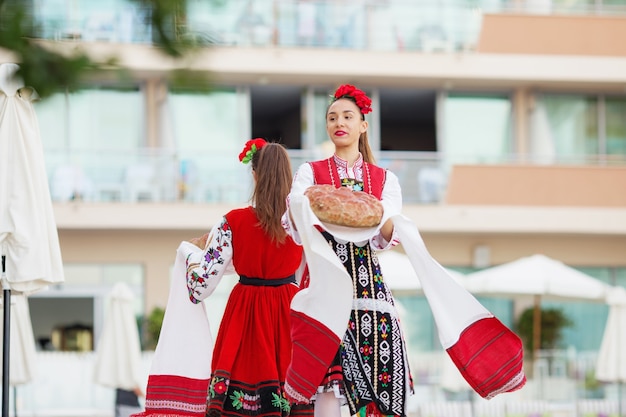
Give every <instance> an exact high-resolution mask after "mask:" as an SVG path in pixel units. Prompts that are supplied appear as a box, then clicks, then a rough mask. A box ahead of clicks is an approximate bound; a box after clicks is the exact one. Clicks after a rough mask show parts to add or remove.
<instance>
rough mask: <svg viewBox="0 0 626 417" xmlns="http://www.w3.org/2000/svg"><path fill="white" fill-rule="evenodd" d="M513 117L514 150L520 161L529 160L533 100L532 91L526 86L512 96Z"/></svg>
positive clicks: (518, 89)
mask: <svg viewBox="0 0 626 417" xmlns="http://www.w3.org/2000/svg"><path fill="white" fill-rule="evenodd" d="M511 101H512V103H511V104H512V106H513V111H512V118H513V127H512V130H513V132H512V133H513V152H515V154H516V155H517V156H518V162H527V160H528V153H529V151H530V135H529V130H530V114H531V112H532V100H531V95H530V91H529V90H528V89H526V88H517V89H516V90H515V91H514V92H513V96H512V100H511Z"/></svg>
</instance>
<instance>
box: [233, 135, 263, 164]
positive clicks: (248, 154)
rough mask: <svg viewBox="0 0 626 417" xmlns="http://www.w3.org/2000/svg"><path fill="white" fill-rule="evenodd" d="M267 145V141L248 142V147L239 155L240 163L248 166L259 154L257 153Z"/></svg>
mask: <svg viewBox="0 0 626 417" xmlns="http://www.w3.org/2000/svg"><path fill="white" fill-rule="evenodd" d="M266 144H267V142H266V141H265V139H261V138H256V139H250V140H249V141H247V142H246V145H245V146H244V147H243V151H241V153H240V154H239V161H240V162H243V163H244V164H247V163H248V162H250V161H251V160H252V158H253V157H254V154H255V153H257V151H258V150H259V149H261V148H262V147H263V146H265V145H266Z"/></svg>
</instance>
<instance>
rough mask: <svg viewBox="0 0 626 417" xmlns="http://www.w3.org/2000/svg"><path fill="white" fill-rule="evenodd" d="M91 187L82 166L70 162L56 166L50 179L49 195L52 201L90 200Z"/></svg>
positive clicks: (90, 182) (91, 184)
mask: <svg viewBox="0 0 626 417" xmlns="http://www.w3.org/2000/svg"><path fill="white" fill-rule="evenodd" d="M93 188H94V187H93V183H92V181H91V180H90V179H89V178H88V177H87V176H86V175H85V173H84V172H83V170H82V168H81V167H79V166H76V165H72V164H63V165H59V166H57V167H56V168H55V169H54V171H53V173H52V178H51V179H50V196H51V198H52V200H54V201H72V200H90V199H91V197H92V194H93Z"/></svg>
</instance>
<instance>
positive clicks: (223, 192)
mask: <svg viewBox="0 0 626 417" xmlns="http://www.w3.org/2000/svg"><path fill="white" fill-rule="evenodd" d="M289 155H290V157H291V162H292V168H293V169H294V171H295V170H296V169H297V168H298V167H299V166H300V164H302V163H304V162H307V161H313V160H317V159H321V157H320V155H319V153H318V152H316V151H312V150H298V149H291V150H289ZM45 158H46V166H47V172H48V182H49V185H50V194H51V197H52V200H53V201H56V202H67V201H77V200H82V201H99V202H102V201H119V202H143V201H147V202H189V203H245V202H247V201H248V200H249V197H250V195H251V191H252V189H251V186H252V181H251V177H250V172H249V169H246V167H243V166H242V165H241V164H239V163H238V161H237V160H236V158H233V155H232V153H229V152H224V151H222V152H220V151H212V152H211V153H210V154H204V153H202V154H184V155H183V154H180V153H178V152H176V151H173V150H166V149H142V150H136V151H119V150H118V151H113V150H89V151H71V152H69V151H65V150H47V151H46V155H45ZM450 158H452V159H450ZM535 159H537V158H534V159H533V158H529V157H522V156H520V155H517V156H515V155H505V156H501V157H500V158H499V159H493V158H492V159H489V160H482V159H481V160H477V159H476V157H473V158H472V157H467V158H463V157H461V156H460V155H448V156H447V158H446V157H444V155H443V154H441V153H438V152H414V151H380V152H378V153H377V154H376V161H377V164H378V165H380V166H381V167H383V168H386V169H389V170H390V171H391V172H393V173H394V174H395V175H396V176H397V177H398V180H399V182H400V186H401V188H402V195H403V202H404V203H408V204H439V203H440V202H441V201H442V199H443V197H444V196H445V193H446V189H447V186H448V176H449V170H450V168H451V166H452V164H453V163H463V164H508V165H516V164H520V163H521V164H533V163H537V164H539V165H545V164H546V160H545V159H544V158H538V159H537V160H535ZM574 164H575V165H588V166H626V155H610V156H609V155H598V156H587V157H571V158H568V157H558V158H551V160H550V165H563V166H565V165H574Z"/></svg>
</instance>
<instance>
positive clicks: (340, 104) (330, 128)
mask: <svg viewBox="0 0 626 417" xmlns="http://www.w3.org/2000/svg"><path fill="white" fill-rule="evenodd" d="M370 104H371V100H370V99H369V97H367V95H365V93H364V92H363V91H361V90H359V89H358V88H355V87H354V86H351V85H342V86H341V87H339V88H338V89H337V91H336V92H335V94H334V96H333V98H332V100H331V104H330V105H329V107H328V109H327V112H326V130H327V133H328V136H329V138H330V140H331V141H332V142H333V144H334V147H335V152H334V155H333V156H331V157H330V158H329V159H325V160H321V161H316V162H311V163H306V164H303V165H301V166H300V167H299V169H298V171H297V172H296V175H295V177H294V181H293V184H292V189H291V193H290V198H293V196H294V195H296V194H298V195H300V194H303V193H304V192H305V190H306V189H307V188H308V187H310V186H311V185H314V184H332V185H334V186H335V187H340V186H341V187H349V188H350V189H352V190H354V191H364V192H366V193H369V194H371V195H373V196H375V197H376V198H378V199H379V200H381V203H382V204H383V208H384V210H385V212H400V210H401V206H402V194H401V190H400V185H399V181H398V178H397V177H396V176H395V175H394V174H393V173H391V172H389V171H386V170H384V169H382V168H380V167H378V166H376V165H375V162H374V157H373V155H372V151H371V149H370V147H369V143H368V138H367V128H368V122H367V121H366V120H365V114H367V113H369V112H370V111H371V107H370ZM292 221H293V219H291V218H290V216H288V215H285V216H284V217H283V225H284V226H285V228H286V230H288V231H289V232H290V233H291V235H292V236H293V237H294V239H295V240H296V241H298V242H300V236H299V235H298V232H297V231H296V230H295V229H296V228H295V227H294V224H293V222H292ZM322 234H323V236H324V239H325V240H326V241H327V243H328V245H330V246H331V247H332V249H333V251H334V252H335V254H336V255H337V257H338V258H339V260H340V262H341V263H342V264H343V266H344V267H345V270H346V271H347V272H348V275H349V276H350V277H351V281H352V284H351V285H352V291H351V292H352V307H351V313H350V317H349V321H348V323H345V324H347V328H346V331H345V334H344V335H343V338H342V339H341V341H340V342H341V343H340V344H339V345H337V346H336V347H334V351H335V353H333V352H332V349H333V345H332V343H331V344H329V346H328V347H327V348H322V349H320V350H319V351H318V352H315V356H316V357H320V358H321V357H327V356H328V353H331V355H333V356H334V358H333V357H331V360H330V361H329V362H327V365H326V366H325V367H324V366H322V367H321V368H320V367H315V368H317V369H314V367H313V366H310V365H307V366H305V367H302V368H300V369H296V368H293V370H292V369H290V374H288V384H287V386H286V391H287V394H288V396H289V397H290V400H292V401H294V402H296V403H310V402H313V403H314V404H315V416H324V417H333V416H339V415H340V405H342V404H346V403H347V405H348V406H349V408H350V414H351V415H358V416H368V417H370V416H405V415H406V404H407V399H408V396H409V395H410V394H411V393H412V391H413V386H412V381H411V376H410V372H409V366H408V359H407V351H406V345H405V342H404V337H403V334H402V330H401V328H400V322H399V319H398V312H397V310H396V307H395V305H394V298H393V296H392V294H391V291H390V290H389V287H388V286H387V285H386V283H385V281H384V279H383V272H382V271H381V268H380V264H379V262H378V258H377V257H376V251H377V250H385V249H388V248H390V247H392V246H394V245H396V244H397V243H398V240H397V239H396V236H395V234H394V227H393V223H392V222H391V221H387V222H386V223H385V224H383V225H382V226H381V227H380V230H379V233H378V234H376V235H374V236H373V237H371V238H370V239H366V240H364V241H344V240H341V239H337V238H336V237H335V236H333V235H332V234H330V233H329V232H328V231H322ZM313 279H315V277H314V276H313V274H311V280H313ZM322 302H324V301H322ZM296 317H298V318H297V319H296V320H297V321H300V320H302V321H306V320H309V318H308V317H306V316H305V315H296ZM345 324H344V325H345ZM314 327H318V328H319V327H320V326H314ZM318 340H325V338H324V337H319V339H318ZM295 343H299V342H298V341H297V340H296V341H295ZM294 346H295V345H294ZM318 346H321V343H320V342H318ZM304 350H309V349H308V348H307V349H304ZM294 354H295V352H294ZM311 363H313V362H311ZM324 368H325V369H324ZM320 370H321V372H322V374H321V376H322V377H323V380H322V381H320V379H322V378H320ZM324 372H325V375H324ZM316 378H320V379H317V383H315V382H314V381H315V379H316ZM315 387H317V389H315ZM312 389H315V391H316V392H314V394H313V396H312V397H309V398H306V397H308V396H309V394H310V393H311V390H312ZM303 393H307V394H303Z"/></svg>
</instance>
